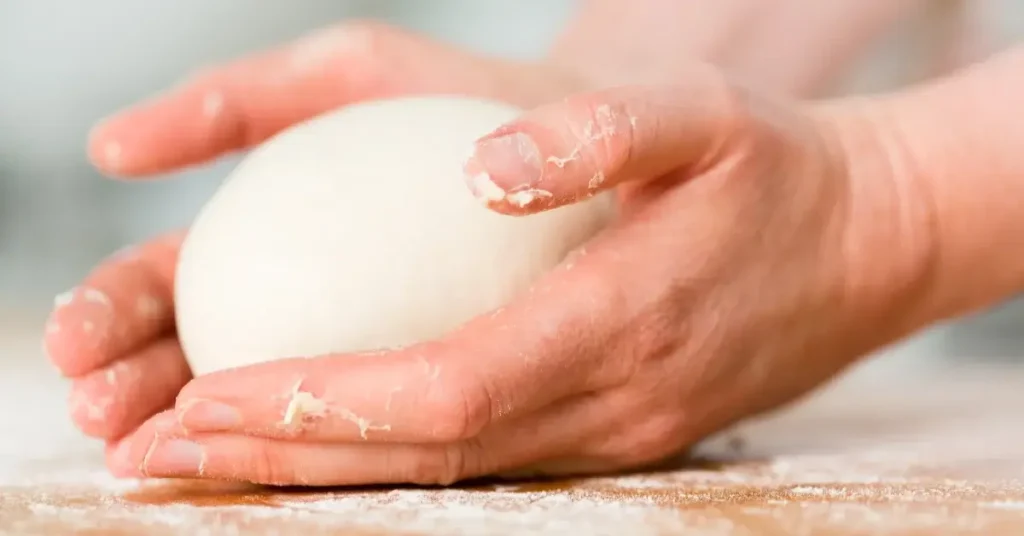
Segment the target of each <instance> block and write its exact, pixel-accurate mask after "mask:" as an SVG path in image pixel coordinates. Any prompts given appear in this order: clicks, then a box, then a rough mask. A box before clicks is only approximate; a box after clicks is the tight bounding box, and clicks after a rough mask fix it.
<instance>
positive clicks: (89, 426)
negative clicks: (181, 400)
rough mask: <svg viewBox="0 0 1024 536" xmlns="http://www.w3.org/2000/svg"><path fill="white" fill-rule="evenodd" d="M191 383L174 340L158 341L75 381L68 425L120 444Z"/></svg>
mask: <svg viewBox="0 0 1024 536" xmlns="http://www.w3.org/2000/svg"><path fill="white" fill-rule="evenodd" d="M191 377H192V376H191V374H190V372H189V369H188V364H187V363H186V362H185V358H184V356H183V355H182V353H181V346H180V345H179V344H178V341H177V339H175V338H174V337H168V338H165V339H162V340H160V341H157V342H154V343H152V344H151V345H149V346H147V347H146V348H144V349H143V350H140V351H139V352H137V353H135V354H132V355H129V356H128V357H125V358H124V359H119V360H117V361H115V362H114V363H112V364H110V365H107V366H106V367H104V368H101V369H98V370H96V371H93V372H91V373H89V374H87V375H85V376H82V377H80V378H77V379H75V381H74V382H73V383H72V387H71V396H70V398H69V401H68V404H69V406H70V408H69V409H70V413H71V419H72V420H73V421H74V423H75V424H76V425H77V426H78V427H79V428H80V429H81V430H82V431H83V432H84V433H86V434H87V435H90V436H93V437H99V438H102V439H106V440H113V439H117V438H120V437H122V436H124V435H125V434H127V433H128V432H130V431H132V430H133V429H135V427H137V426H138V425H140V424H142V422H143V421H145V420H146V419H148V418H149V417H150V416H152V415H153V414H155V413H158V412H160V411H162V410H165V409H167V408H168V407H170V406H171V405H173V403H174V398H175V396H177V394H178V391H180V390H181V388H182V386H184V385H185V384H186V383H188V380H189V379H190V378H191Z"/></svg>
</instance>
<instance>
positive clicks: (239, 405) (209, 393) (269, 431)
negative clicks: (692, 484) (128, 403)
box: [176, 248, 631, 443]
mask: <svg viewBox="0 0 1024 536" xmlns="http://www.w3.org/2000/svg"><path fill="white" fill-rule="evenodd" d="M595 249H599V248H595ZM615 255H616V253H615V252H614V251H611V250H609V249H604V250H603V252H600V253H594V254H583V253H580V254H577V255H576V256H575V257H574V258H572V259H570V260H569V261H567V263H566V264H565V265H564V266H563V267H562V268H560V269H557V270H555V271H553V272H552V273H551V274H549V275H548V276H547V277H546V278H545V279H544V280H543V281H541V282H540V283H539V284H538V285H537V286H536V287H535V288H534V289H533V290H532V291H531V292H529V293H527V294H526V295H524V296H522V297H521V299H519V300H518V301H516V302H515V303H513V304H511V305H509V306H508V307H506V308H505V309H503V310H498V311H495V312H493V313H491V314H485V315H482V316H480V317H478V318H476V319H474V320H472V321H470V322H468V323H467V324H465V325H464V326H463V327H462V328H460V329H458V330H456V331H455V332H454V333H453V334H451V335H449V336H447V337H444V338H442V339H441V340H439V341H433V342H427V343H423V344H419V345H414V346H411V347H408V348H405V349H399V350H393V351H388V352H381V353H380V354H379V355H372V354H371V355H367V354H363V355H336V356H326V357H318V358H310V359H303V358H299V359H286V360H280V361H274V362H269V363H263V364H258V365H253V366H248V367H242V368H237V369H232V370H225V371H221V372H216V373H213V374H209V375H204V376H201V377H198V378H195V379H193V380H192V381H191V382H190V383H189V384H188V385H187V386H185V388H184V389H183V390H182V392H181V395H179V397H178V400H177V404H176V411H177V412H178V414H179V418H180V419H181V422H182V424H183V425H184V426H185V427H186V428H188V429H189V430H191V431H193V432H214V431H217V432H236V433H246V434H251V435H258V436H261V437H271V438H291V439H295V440H302V441H307V442H312V441H371V442H414V443H416V442H438V441H440V442H452V441H457V440H460V439H465V438H469V437H472V436H474V435H475V434H476V433H477V432H479V431H480V430H482V429H483V428H484V427H485V426H487V425H488V424H490V423H493V422H497V421H500V420H506V419H511V418H515V417H517V416H520V415H523V414H528V413H531V412H532V411H533V410H536V409H538V408H541V407H544V406H546V405H548V404H550V403H552V402H555V401H557V400H560V399H561V398H564V397H568V396H571V395H574V394H577V393H580V392H589V391H593V390H595V389H599V388H602V387H604V386H606V385H609V384H612V383H615V382H617V381H619V379H620V378H622V377H623V376H624V375H625V374H627V371H628V369H629V367H630V366H631V365H630V364H629V363H628V362H627V361H624V360H605V359H603V356H605V355H606V353H607V352H608V351H609V349H610V348H611V347H613V345H614V344H615V342H616V341H617V340H618V339H617V338H614V337H617V333H618V329H617V326H619V325H620V324H621V322H622V320H623V317H622V315H623V314H627V313H625V309H624V308H623V305H624V299H625V298H624V296H621V295H620V288H621V287H620V286H617V285H608V284H607V278H608V277H610V275H609V274H606V273H604V270H605V269H606V267H607V266H609V264H610V263H615V262H617V260H616V258H615ZM610 338H614V339H610Z"/></svg>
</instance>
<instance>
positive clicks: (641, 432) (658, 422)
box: [601, 417, 687, 468]
mask: <svg viewBox="0 0 1024 536" xmlns="http://www.w3.org/2000/svg"><path fill="white" fill-rule="evenodd" d="M683 432H684V430H683V429H682V426H681V425H680V424H679V423H678V422H677V419H674V418H672V417H664V418H649V419H647V420H645V421H644V422H643V423H639V424H638V425H636V426H630V427H627V428H625V429H624V431H623V432H622V433H621V434H618V435H616V436H614V437H613V438H612V439H611V440H610V441H608V442H607V443H605V444H604V445H603V447H602V449H601V450H602V452H601V455H602V457H604V458H606V459H610V460H611V461H612V462H613V463H614V464H615V465H616V466H618V467H620V468H635V467H640V466H644V465H648V464H651V463H655V462H658V461H661V460H664V459H665V458H667V457H669V456H672V455H674V454H676V453H678V452H679V451H680V450H681V449H682V448H683V446H684V445H685V444H686V443H687V441H686V440H685V435H684V433H683Z"/></svg>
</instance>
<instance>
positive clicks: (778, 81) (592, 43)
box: [551, 0, 930, 96]
mask: <svg viewBox="0 0 1024 536" xmlns="http://www.w3.org/2000/svg"><path fill="white" fill-rule="evenodd" d="M929 1H930V0H888V1H887V0H867V1H866V0H835V1H829V2H806V1H805V0H779V1H776V2H762V1H757V0H721V1H718V2H703V1H696V0H587V1H585V2H584V3H583V4H582V7H581V8H580V11H579V13H578V14H577V16H576V17H575V18H574V19H573V21H572V22H570V24H569V25H568V27H567V29H566V31H565V33H564V34H563V35H562V36H561V38H560V39H559V40H558V41H557V42H556V43H555V45H554V47H553V48H552V51H551V55H552V58H553V59H554V60H555V61H558V62H561V63H565V64H571V66H572V67H574V68H579V69H582V71H583V73H582V74H584V75H585V76H589V77H592V78H597V79H598V81H599V82H607V81H608V80H607V78H615V77H625V78H628V81H629V82H655V83H679V82H685V77H686V76H687V72H688V71H687V69H686V65H687V64H688V63H690V62H692V60H693V59H694V58H698V59H701V60H704V61H708V62H710V63H713V64H715V65H718V66H719V67H722V68H723V69H725V70H726V71H729V72H731V73H733V74H734V75H736V76H737V77H738V78H740V79H743V80H747V81H749V82H750V83H752V84H753V85H756V86H760V87H763V88H765V89H768V90H771V91H779V92H782V93H785V94H790V95H798V96H814V95H818V94H820V93H821V92H822V91H824V89H826V88H827V87H828V86H829V85H830V84H831V83H833V82H834V81H835V80H836V79H837V78H838V77H839V76H840V75H842V74H843V73H844V71H845V69H846V68H847V67H849V66H850V65H851V64H852V63H853V61H854V60H856V59H857V58H858V57H859V56H860V54H861V53H862V52H863V51H864V50H865V49H866V48H867V47H868V45H870V44H871V43H872V42H873V41H874V40H875V38H876V37H877V36H878V35H879V34H880V33H881V32H882V31H884V30H885V29H886V28H888V27H890V26H891V25H892V24H894V23H895V22H898V21H899V20H901V19H903V18H906V17H907V16H909V15H911V14H913V13H914V12H915V11H918V10H919V9H920V8H921V7H922V6H924V5H927V4H928V2H929ZM619 81H620V80H611V82H619Z"/></svg>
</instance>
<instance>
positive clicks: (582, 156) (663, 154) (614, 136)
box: [464, 68, 743, 215]
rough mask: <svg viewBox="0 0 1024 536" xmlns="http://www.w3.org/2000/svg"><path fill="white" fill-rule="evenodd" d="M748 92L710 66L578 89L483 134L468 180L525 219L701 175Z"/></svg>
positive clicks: (492, 202) (480, 194) (489, 200)
mask: <svg viewBox="0 0 1024 536" xmlns="http://www.w3.org/2000/svg"><path fill="white" fill-rule="evenodd" d="M741 98H742V96H741V95H740V94H738V93H737V92H736V90H735V89H733V88H732V87H730V86H729V85H728V84H727V83H726V81H725V79H724V78H723V77H722V76H721V74H719V73H718V72H717V71H715V70H712V69H704V68H694V69H693V76H692V78H691V79H690V80H689V81H688V82H687V83H686V84H682V85H678V86H655V87H646V86H636V87H632V86H631V87H621V88H614V89H608V90H602V91H596V92H592V93H584V94H578V95H573V96H570V97H569V98H567V99H565V100H563V101H561V102H558V103H554V104H547V105H544V106H541V107H539V108H537V109H534V110H532V111H529V112H527V113H525V114H523V115H522V116H520V117H519V118H518V119H516V120H514V121H512V122H511V123H508V124H506V125H503V126H502V127H500V128H498V129H497V130H495V131H494V132H492V133H491V134H489V135H487V136H484V137H483V138H481V139H480V140H478V141H477V143H476V146H475V149H474V153H473V155H472V156H471V157H470V158H469V160H467V162H466V164H465V168H464V171H465V176H466V181H467V184H468V186H469V188H470V190H471V191H472V192H473V194H474V195H475V196H476V197H477V198H479V199H480V200H481V201H483V202H485V203H486V204H487V205H488V206H489V207H490V208H492V209H493V210H496V211H498V212H502V213H505V214H514V215H517V214H531V213H534V212H539V211H542V210H549V209H552V208H555V207H559V206H563V205H566V204H569V203H573V202H576V201H579V200H582V199H587V198H590V197H592V196H594V195H596V194H598V193H599V192H602V191H604V190H607V189H610V188H613V187H615V186H617V185H619V184H622V183H624V182H627V181H634V180H645V181H649V180H656V179H658V178H660V177H661V176H663V175H664V174H666V173H668V172H669V171H672V170H678V169H680V168H687V169H689V170H691V171H692V174H693V175H697V174H698V173H700V172H701V171H702V168H703V166H704V165H705V164H706V163H708V162H711V161H713V160H714V159H715V157H716V156H717V155H718V152H719V150H720V148H721V146H722V145H723V144H725V143H727V142H728V141H729V138H730V136H731V135H732V134H733V133H734V132H735V127H736V122H737V121H738V120H739V118H738V117H737V114H738V113H739V112H740V111H741V110H743V107H742V106H740V105H738V104H737V102H738V99H741Z"/></svg>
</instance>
